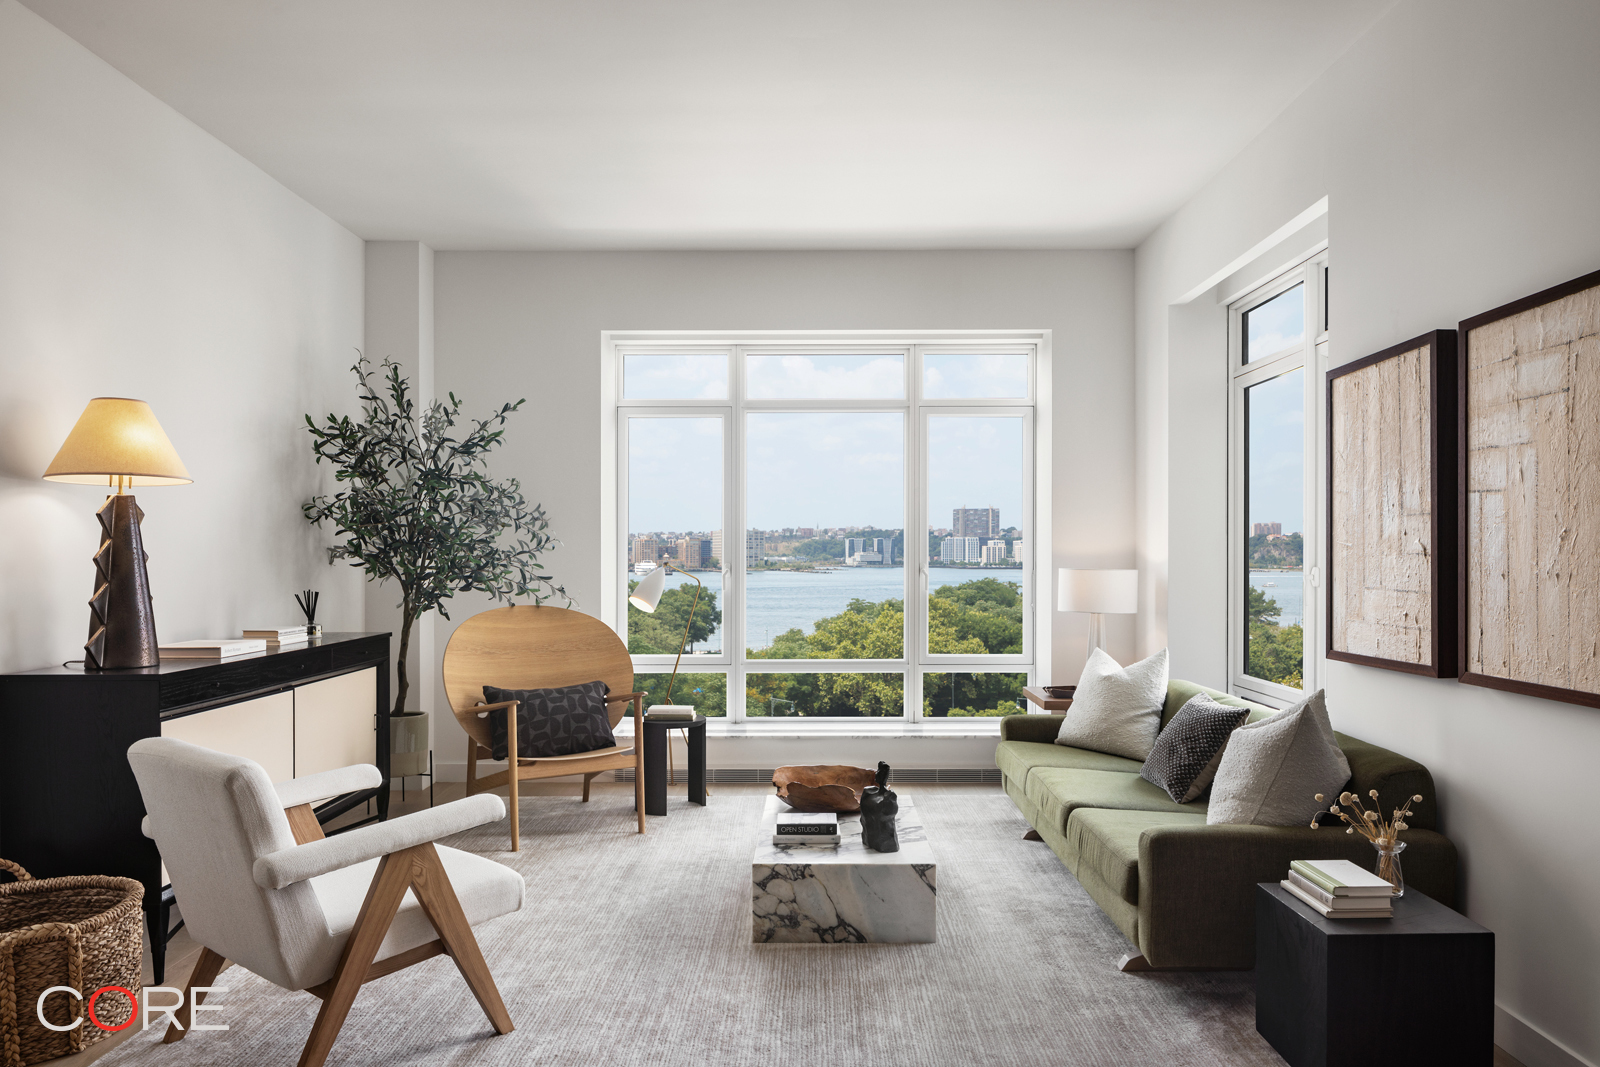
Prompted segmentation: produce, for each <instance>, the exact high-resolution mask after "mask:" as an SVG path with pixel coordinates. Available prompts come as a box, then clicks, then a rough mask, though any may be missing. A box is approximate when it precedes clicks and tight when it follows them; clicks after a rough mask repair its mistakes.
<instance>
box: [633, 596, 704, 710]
mask: <svg viewBox="0 0 1600 1067" xmlns="http://www.w3.org/2000/svg"><path fill="white" fill-rule="evenodd" d="M638 585H639V583H638V582H636V581H629V582H628V592H630V593H631V592H633V591H634V589H636V588H638ZM694 592H695V586H694V585H693V584H689V585H680V586H675V587H674V588H672V589H667V590H664V591H663V592H662V594H661V600H660V601H659V602H657V604H656V610H655V612H654V613H653V614H652V613H650V612H645V611H640V610H639V609H638V608H636V607H634V606H633V604H632V603H629V605H628V651H629V652H632V653H635V654H647V653H652V652H654V653H660V654H661V655H666V656H675V655H677V653H678V643H679V642H680V641H682V640H683V624H684V623H685V622H686V621H687V620H688V618H689V610H690V608H691V607H693V606H694ZM720 625H722V610H721V609H720V608H718V607H717V594H716V593H714V592H712V591H711V590H710V589H705V590H702V591H701V593H700V606H699V607H698V608H694V624H693V625H692V626H690V627H689V643H688V645H687V646H686V648H687V650H689V651H692V650H693V649H694V646H695V645H697V644H699V643H700V642H701V641H704V640H705V639H706V638H708V637H710V636H711V635H712V633H713V632H715V631H716V628H717V627H718V626H720ZM662 691H663V692H665V689H663V690H662Z"/></svg>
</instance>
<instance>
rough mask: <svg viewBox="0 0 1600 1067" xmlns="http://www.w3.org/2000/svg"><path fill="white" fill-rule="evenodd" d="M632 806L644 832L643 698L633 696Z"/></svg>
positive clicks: (640, 829) (640, 830) (640, 828)
mask: <svg viewBox="0 0 1600 1067" xmlns="http://www.w3.org/2000/svg"><path fill="white" fill-rule="evenodd" d="M633 806H634V807H635V808H637V809H638V811H639V832H640V833H641V834H642V833H644V700H643V698H642V697H634V698H633Z"/></svg>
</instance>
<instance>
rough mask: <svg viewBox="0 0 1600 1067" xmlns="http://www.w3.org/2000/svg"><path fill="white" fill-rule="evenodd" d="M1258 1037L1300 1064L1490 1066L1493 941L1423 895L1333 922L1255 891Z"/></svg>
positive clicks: (1277, 891) (1274, 889) (1270, 885)
mask: <svg viewBox="0 0 1600 1067" xmlns="http://www.w3.org/2000/svg"><path fill="white" fill-rule="evenodd" d="M1256 1030H1257V1032H1259V1033H1260V1034H1261V1036H1262V1037H1264V1038H1266V1039H1267V1041H1268V1042H1269V1043H1270V1044H1271V1045H1272V1047H1273V1048H1275V1049H1277V1050H1278V1054H1279V1055H1281V1056H1282V1057H1283V1058H1284V1059H1285V1060H1287V1061H1288V1062H1289V1064H1290V1067H1358V1065H1359V1067H1385V1065H1388V1064H1394V1065H1396V1067H1400V1065H1404V1067H1431V1065H1433V1064H1441V1065H1443V1064H1449V1065H1451V1067H1475V1065H1481V1067H1490V1064H1491V1063H1492V1062H1493V1060H1494V934H1492V933H1491V932H1489V931H1488V930H1485V929H1484V928H1483V927H1481V926H1479V925H1478V924H1477V923H1475V922H1473V921H1472V920H1471V919H1469V918H1467V917H1466V916H1465V915H1462V914H1460V913H1459V912H1455V911H1451V910H1450V909H1449V908H1447V907H1445V906H1444V905H1443V904H1440V903H1438V902H1437V901H1435V900H1433V899H1431V898H1430V897H1427V896H1424V895H1423V894H1421V893H1419V892H1417V891H1416V890H1415V889H1407V890H1406V895H1405V896H1403V897H1401V898H1400V899H1399V900H1396V901H1395V902H1394V917H1393V918H1392V919H1325V918H1323V917H1322V916H1321V915H1319V914H1317V912H1316V911H1314V910H1313V909H1311V908H1309V907H1307V906H1306V905H1305V904H1303V903H1301V901H1300V900H1298V899H1297V898H1296V897H1295V896H1294V895H1293V894H1291V893H1290V892H1289V891H1288V890H1286V889H1284V888H1283V887H1282V886H1281V885H1278V884H1277V883H1276V882H1262V883H1260V884H1259V885H1257V886H1256Z"/></svg>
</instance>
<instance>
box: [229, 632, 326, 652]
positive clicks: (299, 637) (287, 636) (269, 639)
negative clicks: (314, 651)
mask: <svg viewBox="0 0 1600 1067" xmlns="http://www.w3.org/2000/svg"><path fill="white" fill-rule="evenodd" d="M244 636H245V637H247V638H254V639H256V640H259V641H265V642H266V643H267V649H268V650H269V651H272V652H276V651H278V650H279V649H284V648H298V647H300V646H301V645H304V644H308V643H309V642H310V641H311V629H310V627H307V626H279V627H277V628H276V629H272V630H245V631H244Z"/></svg>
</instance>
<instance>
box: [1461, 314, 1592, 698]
mask: <svg viewBox="0 0 1600 1067" xmlns="http://www.w3.org/2000/svg"><path fill="white" fill-rule="evenodd" d="M1597 325H1600V290H1596V289H1588V290H1585V291H1584V292H1580V293H1575V294H1573V295H1572V296H1568V297H1564V298H1562V299H1559V300H1555V301H1552V302H1550V303H1548V304H1545V305H1543V306H1541V307H1537V308H1534V309H1532V310H1529V311H1525V312H1522V313H1520V314H1517V315H1512V316H1510V317H1507V318H1504V319H1500V320H1499V321H1497V322H1492V323H1489V324H1487V325H1485V326H1481V327H1479V328H1477V329H1474V330H1473V331H1472V332H1471V336H1470V338H1464V340H1466V341H1467V343H1468V348H1467V351H1468V364H1467V374H1468V376H1469V377H1468V386H1467V388H1468V393H1467V395H1468V402H1467V448H1468V452H1467V484H1466V485H1465V486H1464V487H1463V488H1464V489H1465V490H1466V492H1467V539H1466V556H1465V559H1464V560H1463V564H1464V566H1465V567H1466V568H1467V603H1466V604H1465V605H1463V607H1464V608H1465V610H1466V626H1467V660H1466V663H1465V664H1463V666H1464V668H1465V669H1466V670H1468V671H1472V672H1474V673H1476V674H1483V675H1489V676H1491V677H1495V678H1505V679H1511V680H1515V681H1521V682H1533V683H1536V684H1539V685H1549V686H1557V687H1560V688H1563V689H1574V690H1578V691H1579V692H1584V693H1600V668H1597V657H1596V640H1597V634H1600V600H1597V596H1600V331H1597Z"/></svg>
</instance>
